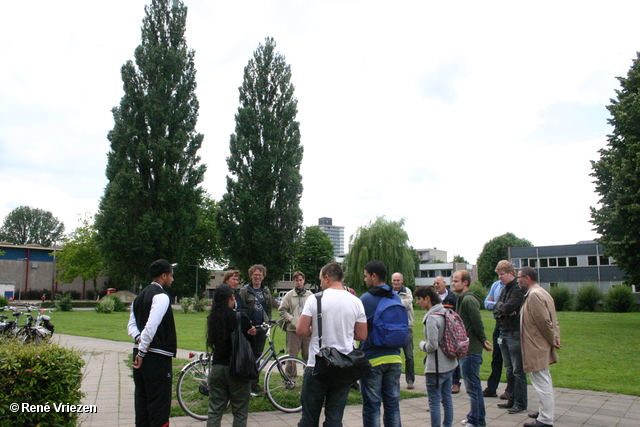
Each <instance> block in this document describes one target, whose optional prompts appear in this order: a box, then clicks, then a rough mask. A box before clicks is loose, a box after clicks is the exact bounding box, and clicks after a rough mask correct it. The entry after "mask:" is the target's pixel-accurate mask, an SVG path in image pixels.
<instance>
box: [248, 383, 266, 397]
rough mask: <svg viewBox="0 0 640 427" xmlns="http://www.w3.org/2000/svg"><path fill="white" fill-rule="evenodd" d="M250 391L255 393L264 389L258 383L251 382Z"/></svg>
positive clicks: (259, 392)
mask: <svg viewBox="0 0 640 427" xmlns="http://www.w3.org/2000/svg"><path fill="white" fill-rule="evenodd" d="M251 391H252V392H253V393H254V394H257V395H261V394H262V393H264V389H263V388H262V387H260V384H251Z"/></svg>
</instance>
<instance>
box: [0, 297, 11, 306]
mask: <svg viewBox="0 0 640 427" xmlns="http://www.w3.org/2000/svg"><path fill="white" fill-rule="evenodd" d="M8 305H9V300H7V299H6V298H5V297H0V307H6V306H8Z"/></svg>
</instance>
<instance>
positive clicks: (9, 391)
mask: <svg viewBox="0 0 640 427" xmlns="http://www.w3.org/2000/svg"><path fill="white" fill-rule="evenodd" d="M83 366H84V360H83V359H82V357H81V356H80V353H78V352H77V351H74V350H70V349H67V348H64V347H60V346H59V345H57V344H55V343H46V344H42V345H39V346H36V345H24V344H19V343H16V342H12V343H5V344H3V345H1V346H0V372H1V373H2V374H1V375H0V390H2V392H0V393H1V394H2V398H0V420H1V421H0V426H2V427H4V426H7V427H8V426H42V427H45V426H56V427H58V426H75V425H76V424H77V419H78V411H79V410H82V409H80V408H81V407H74V406H73V405H80V401H81V399H82V397H83V396H84V393H82V392H81V391H80V384H81V380H82V367H83ZM12 404H14V405H15V404H17V405H19V406H18V410H17V411H15V410H12V407H11V405H12ZM23 405H41V406H39V407H35V406H31V408H32V409H31V410H30V409H29V408H27V407H24V406H23ZM61 405H63V406H61ZM36 408H37V409H39V410H34V409H36ZM43 408H44V409H43ZM47 408H48V409H49V410H48V411H47ZM13 409H15V408H13ZM56 409H57V411H56ZM84 409H85V410H86V408H84Z"/></svg>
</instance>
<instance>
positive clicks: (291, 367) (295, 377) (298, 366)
mask: <svg viewBox="0 0 640 427" xmlns="http://www.w3.org/2000/svg"><path fill="white" fill-rule="evenodd" d="M275 325H277V323H276V322H275V321H271V322H269V323H268V324H266V323H263V324H262V325H258V326H256V328H262V329H266V331H267V339H268V340H269V346H268V347H267V348H266V349H265V350H264V352H263V353H262V354H261V355H260V358H259V359H258V360H257V361H256V365H257V366H258V372H262V371H263V370H264V369H265V367H266V366H267V365H268V364H269V362H271V364H270V365H269V366H268V367H267V369H266V372H265V374H264V390H265V393H266V395H267V398H268V399H269V401H270V402H271V404H272V405H273V406H274V407H275V408H277V409H279V410H280V411H282V412H298V411H300V410H301V409H302V405H301V403H300V393H301V392H302V377H303V375H304V369H305V368H306V366H307V365H306V362H304V361H303V360H302V359H299V358H297V357H293V356H289V355H288V354H284V352H285V350H284V349H282V350H280V352H277V351H276V348H275V345H274V343H273V338H272V337H271V329H272V328H273V326H275ZM278 354H281V356H278ZM193 357H196V359H195V360H193V361H191V362H189V364H187V365H186V366H185V367H184V368H182V370H181V371H180V375H179V377H178V383H177V385H176V395H177V397H178V403H179V404H180V407H182V409H183V410H184V411H185V412H186V413H187V414H188V415H189V416H191V417H193V418H195V419H197V420H206V419H207V408H208V405H209V371H210V369H211V363H212V357H213V355H212V354H211V353H201V354H197V355H196V354H194V353H190V354H189V358H190V359H191V358H193Z"/></svg>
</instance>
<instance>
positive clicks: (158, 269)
mask: <svg viewBox="0 0 640 427" xmlns="http://www.w3.org/2000/svg"><path fill="white" fill-rule="evenodd" d="M177 265H178V264H171V263H169V261H167V260H166V259H158V260H156V261H153V263H152V264H151V265H150V266H149V272H150V273H151V277H158V276H162V275H163V274H164V273H170V272H171V271H173V269H174V267H176V266H177Z"/></svg>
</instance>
